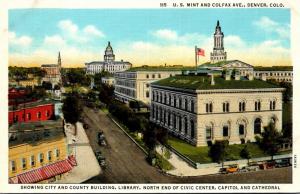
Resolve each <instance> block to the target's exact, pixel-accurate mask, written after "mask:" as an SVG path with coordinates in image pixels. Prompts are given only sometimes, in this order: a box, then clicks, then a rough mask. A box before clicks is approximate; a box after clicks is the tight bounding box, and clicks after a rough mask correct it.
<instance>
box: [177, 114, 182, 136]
mask: <svg viewBox="0 0 300 194" xmlns="http://www.w3.org/2000/svg"><path fill="white" fill-rule="evenodd" d="M178 125H179V126H178V129H179V131H180V132H181V130H182V120H181V116H178Z"/></svg>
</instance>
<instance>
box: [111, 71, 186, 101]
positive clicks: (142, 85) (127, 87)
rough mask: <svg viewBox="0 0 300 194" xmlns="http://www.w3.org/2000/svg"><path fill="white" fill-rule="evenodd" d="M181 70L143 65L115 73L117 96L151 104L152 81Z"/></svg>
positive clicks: (125, 99) (121, 98)
mask: <svg viewBox="0 0 300 194" xmlns="http://www.w3.org/2000/svg"><path fill="white" fill-rule="evenodd" d="M181 70H182V69H179V68H168V67H160V68H156V67H149V68H143V67H141V68H132V69H131V70H128V71H124V72H118V73H115V75H114V77H115V91H114V92H115V97H116V99H118V100H120V101H121V102H125V103H128V102H129V101H132V100H133V101H135V100H137V101H142V102H144V103H146V104H149V103H150V93H151V91H150V83H152V82H154V81H157V80H161V79H164V78H168V77H171V76H175V75H176V74H181Z"/></svg>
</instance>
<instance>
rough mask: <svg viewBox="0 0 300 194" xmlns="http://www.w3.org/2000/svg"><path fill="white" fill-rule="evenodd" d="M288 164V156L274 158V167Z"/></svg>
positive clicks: (289, 164)
mask: <svg viewBox="0 0 300 194" xmlns="http://www.w3.org/2000/svg"><path fill="white" fill-rule="evenodd" d="M288 166H291V163H290V159H289V158H284V159H279V160H275V168H281V167H288Z"/></svg>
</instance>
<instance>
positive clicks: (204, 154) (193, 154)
mask: <svg viewBox="0 0 300 194" xmlns="http://www.w3.org/2000/svg"><path fill="white" fill-rule="evenodd" d="M168 143H169V145H170V146H172V147H173V148H174V149H176V150H177V151H178V152H180V153H181V154H183V155H185V156H186V157H188V158H190V159H191V160H193V161H194V162H198V163H210V162H212V160H211V158H210V157H209V156H208V152H209V147H207V146H202V147H195V146H192V145H190V144H188V143H186V142H184V141H182V140H180V139H177V138H175V137H171V136H170V137H169V140H168ZM245 145H247V146H248V149H249V151H250V153H251V155H252V158H257V157H264V156H268V155H267V154H265V153H264V151H263V150H261V149H260V148H259V146H258V145H257V144H255V143H247V144H234V145H229V148H228V153H229V156H228V157H227V160H239V159H243V158H242V157H241V156H240V152H241V150H242V149H243V148H244V146H245Z"/></svg>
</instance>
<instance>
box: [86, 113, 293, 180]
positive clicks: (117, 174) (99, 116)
mask: <svg viewBox="0 0 300 194" xmlns="http://www.w3.org/2000/svg"><path fill="white" fill-rule="evenodd" d="M84 120H85V122H86V123H87V124H88V125H89V128H88V129H87V130H86V133H87V136H88V137H89V139H90V144H91V146H92V148H93V150H94V151H95V150H101V152H102V153H103V155H104V156H105V158H106V163H107V167H106V169H104V170H103V173H101V174H100V175H98V176H96V177H94V178H92V179H90V180H88V181H87V182H86V183H291V182H292V172H291V171H292V167H287V168H276V169H271V170H266V171H257V172H248V173H237V174H227V175H220V174H216V175H205V176H198V177H175V176H170V175H165V174H163V173H161V172H160V171H159V170H158V169H156V168H154V167H152V166H150V165H149V164H148V163H147V162H146V160H145V154H144V153H143V152H142V151H141V150H140V149H139V148H138V146H136V145H135V144H134V143H133V142H132V141H131V140H130V139H129V138H128V137H127V136H126V135H125V134H124V132H123V131H122V130H121V129H120V128H119V127H118V126H117V125H115V124H114V123H113V122H112V121H111V120H110V118H109V117H108V116H107V115H106V113H104V112H102V111H101V110H99V112H95V111H94V110H93V109H89V108H86V107H85V108H84ZM100 129H101V130H102V131H103V132H104V135H105V137H106V140H107V146H106V147H100V146H99V145H98V144H97V133H98V132H99V131H100Z"/></svg>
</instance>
